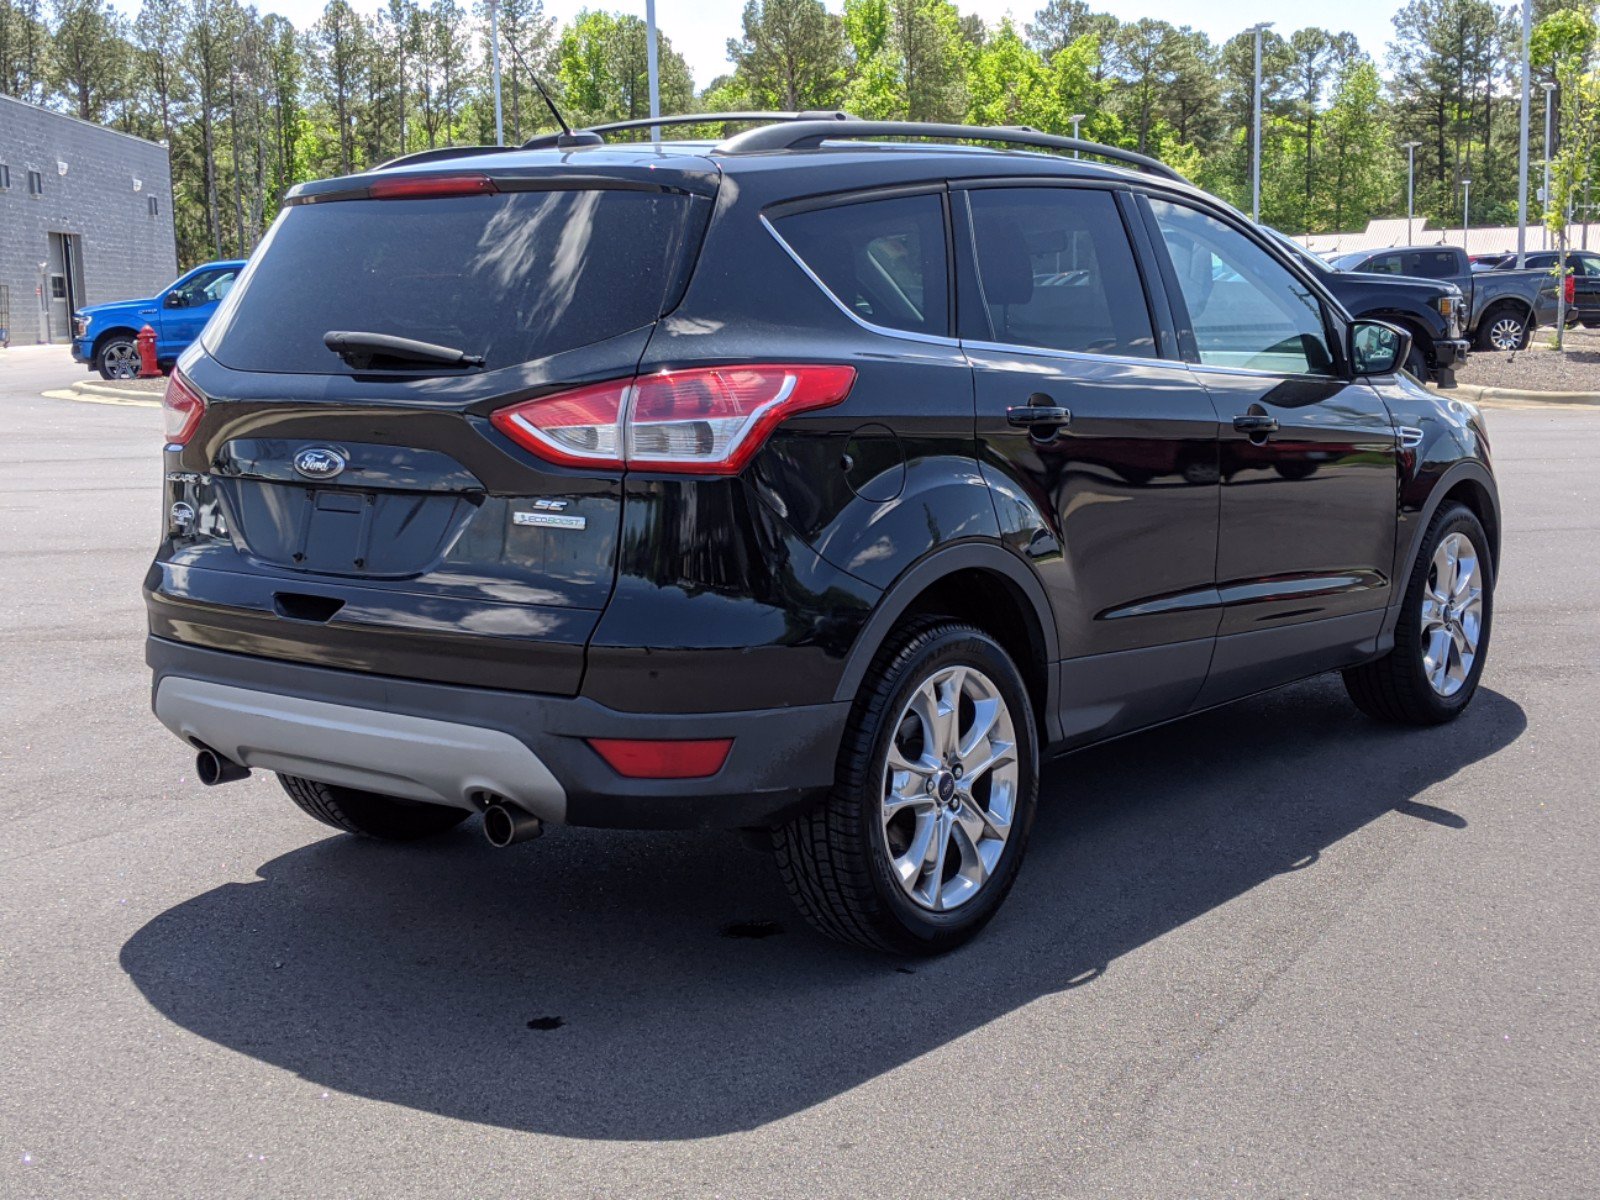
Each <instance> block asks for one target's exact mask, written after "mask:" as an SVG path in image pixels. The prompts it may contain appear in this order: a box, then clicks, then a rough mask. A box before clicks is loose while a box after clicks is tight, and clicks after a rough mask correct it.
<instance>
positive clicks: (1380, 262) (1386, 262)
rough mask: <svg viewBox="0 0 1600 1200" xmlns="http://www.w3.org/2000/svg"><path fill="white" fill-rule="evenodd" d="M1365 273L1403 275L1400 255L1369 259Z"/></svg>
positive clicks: (1364, 268) (1386, 255)
mask: <svg viewBox="0 0 1600 1200" xmlns="http://www.w3.org/2000/svg"><path fill="white" fill-rule="evenodd" d="M1361 270H1363V271H1370V272H1371V273H1372V274H1374V275H1403V274H1404V273H1405V270H1404V267H1403V266H1402V264H1401V262H1400V256H1399V255H1398V254H1385V255H1383V256H1381V257H1379V258H1374V259H1369V260H1368V262H1367V265H1366V266H1364V267H1362V268H1361Z"/></svg>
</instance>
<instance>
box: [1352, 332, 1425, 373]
mask: <svg viewBox="0 0 1600 1200" xmlns="http://www.w3.org/2000/svg"><path fill="white" fill-rule="evenodd" d="M1410 356H1411V335H1410V334H1409V333H1407V332H1406V331H1405V330H1404V329H1401V328H1399V327H1398V326H1395V325H1390V324H1388V323H1387V322H1385V321H1353V322H1351V325H1350V362H1351V363H1352V364H1353V365H1354V367H1355V373H1356V374H1357V375H1358V376H1365V375H1392V374H1393V373H1394V372H1396V371H1398V370H1399V369H1400V368H1401V367H1403V366H1405V363H1406V359H1407V358H1409V357H1410Z"/></svg>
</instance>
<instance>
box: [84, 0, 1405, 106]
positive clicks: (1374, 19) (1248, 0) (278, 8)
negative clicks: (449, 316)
mask: <svg viewBox="0 0 1600 1200" xmlns="http://www.w3.org/2000/svg"><path fill="white" fill-rule="evenodd" d="M114 2H115V3H116V4H117V7H119V8H121V9H122V10H123V11H124V12H128V13H133V12H136V11H138V0H114ZM351 2H352V4H353V5H354V6H355V7H356V8H358V9H360V10H361V11H363V12H372V11H375V10H376V9H377V8H378V7H380V0H351ZM466 2H467V0H463V6H466ZM824 2H825V3H827V5H828V7H829V8H831V9H834V10H835V11H838V10H839V9H841V8H843V0H824ZM1039 2H1042V0H1039ZM325 3H326V0H255V4H256V7H257V8H258V9H260V10H261V11H262V12H276V13H281V14H282V15H283V16H285V17H288V18H289V19H290V20H291V21H293V22H294V23H295V25H296V27H298V28H305V27H306V26H307V25H310V24H311V23H312V22H313V21H315V20H316V19H317V17H318V16H319V15H320V14H321V12H322V9H323V5H324V4H325ZM1401 3H1402V0H1345V2H1344V3H1342V4H1339V5H1337V6H1336V8H1335V9H1333V10H1330V12H1329V14H1327V15H1323V14H1321V13H1320V11H1319V12H1318V13H1316V14H1308V19H1307V20H1306V21H1304V22H1303V23H1305V24H1319V25H1322V26H1323V27H1325V28H1327V29H1330V30H1332V31H1333V32H1335V33H1338V32H1341V31H1348V32H1350V33H1353V34H1355V35H1356V37H1357V38H1358V39H1359V40H1360V42H1361V45H1362V47H1363V48H1364V49H1365V50H1366V51H1367V53H1369V54H1371V55H1372V56H1373V58H1375V59H1377V60H1378V63H1379V66H1380V67H1381V66H1382V63H1383V52H1384V45H1385V43H1387V42H1388V40H1389V37H1390V35H1391V34H1392V33H1393V29H1394V27H1393V25H1391V24H1390V18H1392V17H1393V16H1394V14H1395V12H1396V11H1398V9H1399V7H1400V4H1401ZM956 4H957V6H958V7H959V8H960V9H961V11H962V12H976V13H979V14H981V15H982V16H983V18H984V20H986V21H989V22H991V23H993V22H997V21H999V20H1000V18H1002V17H1004V16H1005V15H1006V14H1007V13H1010V14H1011V15H1012V16H1013V17H1014V18H1015V19H1016V20H1017V22H1018V23H1019V24H1022V23H1026V22H1027V20H1028V19H1029V18H1030V17H1031V16H1032V15H1033V12H1034V10H1035V8H1037V7H1038V3H1036V2H1035V0H1024V2H1023V3H1021V4H1018V3H1015V2H1014V0H1012V2H1008V0H956ZM585 7H588V8H608V9H619V10H628V9H633V10H635V11H637V12H638V13H639V15H640V16H643V15H644V0H615V2H608V0H589V2H588V3H587V4H586V3H584V2H583V0H545V12H546V13H547V14H549V15H550V16H553V17H556V18H558V19H561V20H565V19H567V18H569V17H571V16H572V14H573V13H575V12H577V11H578V10H579V9H580V8H585ZM1094 7H1095V8H1096V9H1099V10H1101V11H1104V12H1111V13H1115V14H1116V15H1117V16H1118V17H1120V18H1122V19H1123V20H1125V21H1131V20H1137V19H1138V18H1140V17H1156V18H1159V19H1161V20H1165V21H1171V22H1172V23H1173V24H1174V25H1185V24H1187V25H1193V26H1195V27H1196V28H1199V29H1202V30H1204V31H1205V32H1206V33H1208V34H1210V35H1211V37H1212V38H1213V39H1215V40H1217V41H1222V40H1225V39H1227V38H1229V37H1232V36H1233V35H1234V34H1235V33H1237V32H1239V30H1241V29H1244V28H1246V27H1247V26H1250V25H1253V24H1255V23H1256V22H1257V21H1276V22H1277V25H1276V29H1277V30H1278V32H1280V33H1288V32H1291V31H1293V30H1294V29H1296V28H1298V27H1299V25H1300V24H1301V22H1298V21H1296V20H1294V19H1291V18H1288V17H1286V16H1285V14H1284V10H1283V4H1282V2H1281V0H1232V2H1231V3H1227V4H1196V3H1195V0H1105V2H1102V3H1097V4H1095V5H1094ZM743 9H744V0H657V2H656V20H657V21H659V22H660V25H661V29H662V31H663V32H665V33H666V35H667V36H668V37H670V38H671V39H672V44H673V45H674V46H675V47H677V49H678V51H679V52H680V53H682V54H683V55H684V56H685V57H686V58H687V59H688V60H689V66H690V68H691V69H692V70H693V71H694V76H695V83H696V84H697V85H699V86H702V87H703V86H704V85H705V84H707V83H709V82H710V81H711V80H712V79H713V78H715V77H716V76H717V75H720V74H722V73H723V72H724V71H725V70H727V69H728V64H727V58H726V54H725V47H726V43H727V40H728V38H729V37H731V36H733V35H734V34H736V33H737V32H738V29H739V14H740V13H741V12H742V11H743ZM1334 13H1337V16H1335V15H1333V14H1334Z"/></svg>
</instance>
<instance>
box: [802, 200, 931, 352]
mask: <svg viewBox="0 0 1600 1200" xmlns="http://www.w3.org/2000/svg"><path fill="white" fill-rule="evenodd" d="M773 228H774V229H776V230H777V231H778V236H779V237H781V238H782V239H783V240H784V241H785V242H786V243H787V244H788V246H789V248H790V249H791V250H793V251H794V253H795V254H796V256H798V257H799V259H800V260H801V261H802V262H804V263H805V264H806V266H807V267H809V268H810V270H811V272H812V274H814V275H816V277H817V278H818V279H820V280H821V281H822V285H823V286H824V287H825V288H827V289H828V291H829V292H830V293H832V295H833V297H834V299H836V300H837V301H838V302H839V303H840V304H841V305H843V306H844V307H845V308H847V309H849V310H850V312H852V313H854V314H855V315H856V316H857V317H859V318H860V319H861V320H863V321H866V322H867V323H868V324H871V325H878V326H882V327H883V328H886V329H902V330H905V331H907V332H910V333H924V334H934V335H944V334H948V333H949V332H950V284H949V266H948V260H947V258H946V254H945V234H944V205H943V203H942V202H941V201H940V199H939V197H938V196H935V195H925V196H895V197H890V198H886V199H882V200H862V201H856V202H852V203H846V204H836V205H833V206H831V207H828V208H817V209H811V210H809V211H806V212H798V213H791V214H789V215H787V216H781V217H778V218H777V219H775V220H774V221H773Z"/></svg>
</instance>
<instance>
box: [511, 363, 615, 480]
mask: <svg viewBox="0 0 1600 1200" xmlns="http://www.w3.org/2000/svg"><path fill="white" fill-rule="evenodd" d="M630 388H631V384H630V382H629V381H628V380H626V379H617V380H613V381H611V382H610V383H597V384H595V385H594V386H592V387H585V388H579V389H578V390H577V391H573V392H559V393H557V394H556V395H554V396H545V397H543V398H542V399H539V400H528V401H524V402H523V403H522V404H513V405H512V406H511V407H510V408H502V409H501V410H500V411H499V412H497V413H495V414H494V415H493V416H491V417H490V418H489V423H490V424H491V425H493V426H494V427H495V428H496V429H498V430H499V431H500V432H501V433H503V434H505V435H506V436H507V437H508V438H510V439H511V440H512V441H514V442H516V443H517V444H518V445H519V446H523V447H525V448H527V449H529V450H532V451H533V452H534V453H535V454H537V455H540V456H541V457H543V458H547V459H549V460H550V461H551V462H557V463H560V464H562V465H563V466H567V467H620V466H622V417H623V409H624V407H625V406H626V404H627V401H628V393H629V391H630Z"/></svg>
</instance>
